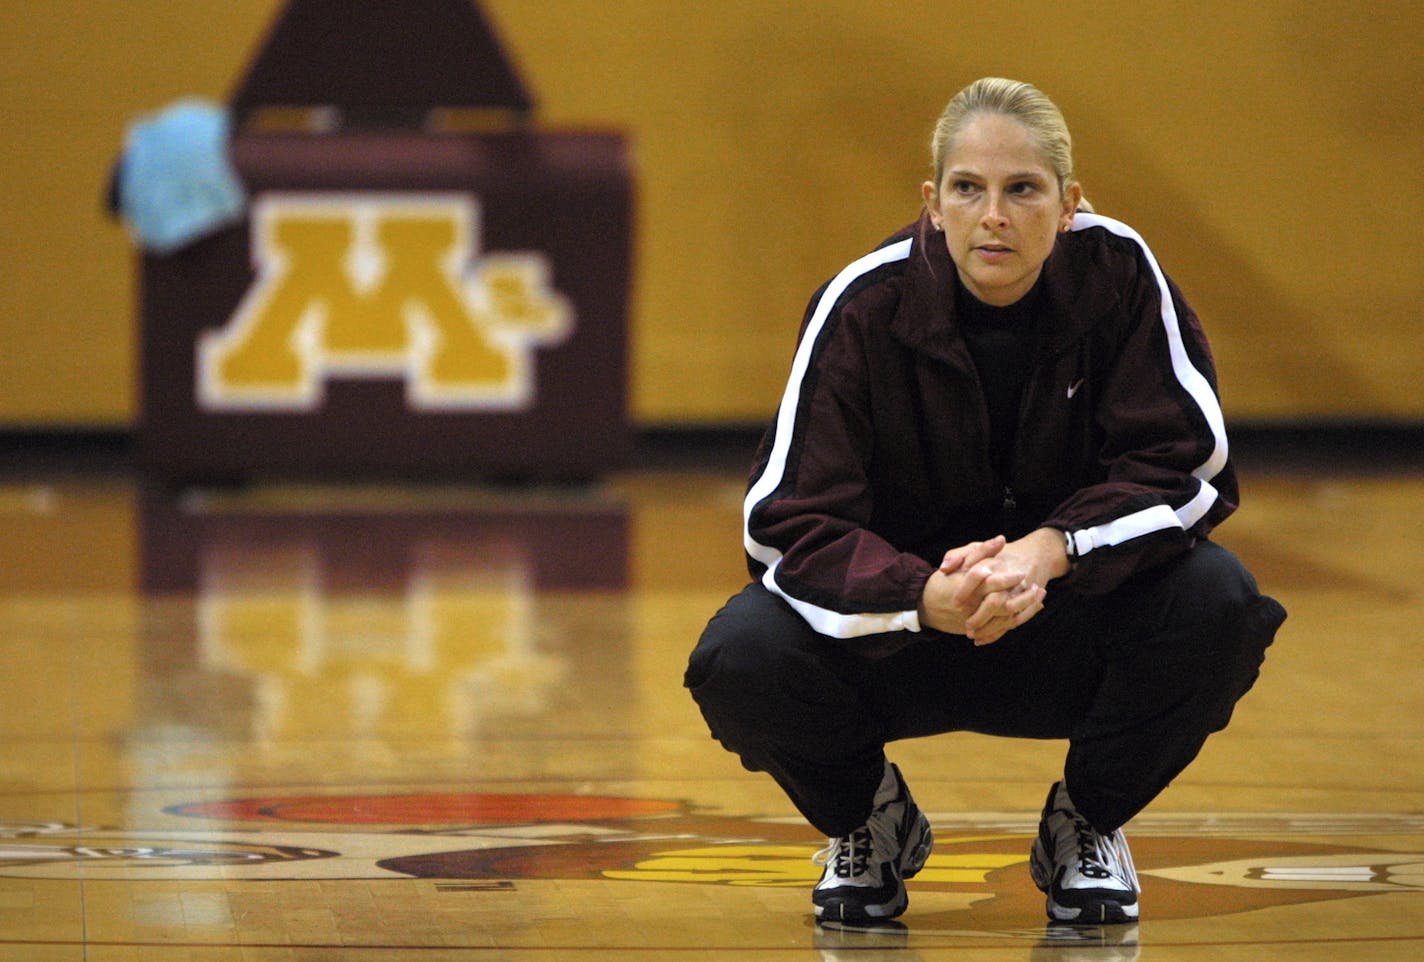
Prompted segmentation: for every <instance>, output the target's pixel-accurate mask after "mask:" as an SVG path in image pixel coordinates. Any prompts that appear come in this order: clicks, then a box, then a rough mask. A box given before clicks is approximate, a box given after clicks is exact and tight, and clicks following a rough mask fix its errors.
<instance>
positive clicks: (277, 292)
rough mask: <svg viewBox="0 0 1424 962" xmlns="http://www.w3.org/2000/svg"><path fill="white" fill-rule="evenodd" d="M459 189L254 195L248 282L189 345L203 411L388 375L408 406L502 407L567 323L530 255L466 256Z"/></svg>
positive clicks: (319, 395)
mask: <svg viewBox="0 0 1424 962" xmlns="http://www.w3.org/2000/svg"><path fill="white" fill-rule="evenodd" d="M476 231H477V210H476V207H475V202H474V200H473V198H471V197H470V196H468V195H464V194H334V195H333V194H266V195H264V196H263V197H262V198H261V199H259V200H258V201H257V203H256V204H255V206H254V210H253V228H252V256H253V262H254V265H255V267H256V270H257V278H256V280H255V282H254V283H253V285H252V287H251V288H250V289H249V290H248V292H247V294H246V295H245V296H244V297H243V300H242V303H241V304H239V305H238V308H237V310H236V311H235V312H234V313H233V315H232V318H231V319H230V320H229V322H228V323H227V325H226V326H225V327H224V328H222V329H221V330H218V331H215V332H209V333H207V334H204V335H203V336H202V338H201V339H200V340H199V342H198V357H197V362H198V363H197V368H198V385H197V388H198V401H199V404H200V405H202V406H203V407H206V408H210V409H239V410H298V411H309V410H314V409H316V408H318V407H320V405H321V402H322V399H323V396H324V388H325V384H326V382H327V380H328V379H332V378H353V377H354V378H359V377H365V378H390V377H401V378H403V379H404V380H405V382H406V396H407V399H408V403H409V404H410V406H411V407H412V408H415V409H421V410H440V409H452V408H453V409H478V408H498V409H511V408H519V407H522V406H525V405H527V404H528V403H529V402H530V400H531V399H532V398H533V395H534V385H533V374H532V369H533V352H534V349H535V347H537V346H540V345H547V344H553V343H557V342H558V341H560V340H562V339H563V338H565V337H566V336H567V335H568V333H569V331H570V329H571V326H572V312H571V310H570V308H569V305H568V303H567V302H566V301H565V300H564V299H563V298H562V297H560V296H559V295H558V293H557V292H555V291H554V290H553V289H552V288H550V286H549V283H548V263H547V262H546V261H545V260H544V258H542V257H541V256H539V255H538V254H499V255H488V256H484V257H479V256H478V251H477V250H476V249H474V246H473V245H474V243H475V238H476V236H477V233H476Z"/></svg>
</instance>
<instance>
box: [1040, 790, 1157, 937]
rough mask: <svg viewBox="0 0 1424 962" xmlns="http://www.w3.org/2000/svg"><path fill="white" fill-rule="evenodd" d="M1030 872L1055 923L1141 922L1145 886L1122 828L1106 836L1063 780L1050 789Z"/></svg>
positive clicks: (1049, 915)
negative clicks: (1141, 894)
mask: <svg viewBox="0 0 1424 962" xmlns="http://www.w3.org/2000/svg"><path fill="white" fill-rule="evenodd" d="M1029 870H1030V871H1031V872H1032V873H1033V881H1034V884H1035V885H1037V886H1038V887H1039V889H1040V890H1042V891H1043V892H1044V893H1045V894H1046V895H1047V896H1048V917H1049V918H1050V919H1052V920H1053V921H1055V922H1073V923H1092V924H1096V923H1115V922H1136V921H1137V895H1138V893H1139V892H1141V891H1142V887H1141V886H1140V885H1139V884H1138V882H1137V869H1135V868H1134V867H1133V865H1132V852H1130V851H1129V850H1128V848H1127V839H1125V838H1124V837H1123V835H1122V829H1118V830H1117V831H1115V832H1113V833H1112V834H1111V835H1100V834H1099V833H1098V832H1097V831H1095V830H1094V829H1093V826H1091V825H1089V824H1088V821H1087V819H1085V818H1083V816H1081V815H1079V814H1078V810H1077V809H1075V808H1074V807H1073V802H1072V800H1071V799H1069V797H1068V789H1067V788H1065V787H1064V785H1063V783H1062V782H1058V783H1057V784H1055V785H1054V786H1053V787H1052V788H1051V789H1049V791H1048V802H1047V804H1045V805H1044V807H1043V817H1042V818H1041V819H1040V820H1039V823H1038V838H1036V839H1034V842H1033V854H1032V857H1031V858H1030V860H1029Z"/></svg>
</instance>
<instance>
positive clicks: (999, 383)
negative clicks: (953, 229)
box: [954, 279, 1044, 484]
mask: <svg viewBox="0 0 1424 962" xmlns="http://www.w3.org/2000/svg"><path fill="white" fill-rule="evenodd" d="M954 306H955V312H956V313H957V314H958V316H959V321H960V325H961V328H962V330H963V331H964V340H965V342H966V343H967V344H968V345H969V353H970V355H971V356H973V358H974V366H975V368H976V369H977V370H978V372H979V381H980V383H981V384H982V385H983V388H984V398H985V400H986V401H987V402H988V405H989V445H990V450H991V452H992V456H993V460H994V469H995V471H996V472H997V473H998V475H999V477H1000V478H1002V479H1003V480H1004V482H1005V484H1007V483H1008V481H1009V472H1010V470H1011V467H1012V464H1013V452H1014V437H1015V435H1016V434H1017V433H1018V426H1019V408H1020V405H1021V402H1022V401H1023V392H1024V386H1025V385H1026V384H1027V383H1028V376H1029V372H1030V371H1031V370H1032V369H1033V361H1034V355H1035V353H1036V351H1037V348H1038V330H1039V326H1040V321H1041V318H1042V316H1043V311H1044V296H1043V282H1042V279H1040V280H1039V282H1038V283H1037V284H1035V285H1034V286H1033V289H1032V290H1030V291H1029V292H1028V293H1027V294H1026V295H1024V296H1023V297H1022V298H1020V299H1019V300H1018V301H1017V302H1015V303H1013V304H1010V305H1008V306H1007V307H993V306H991V305H989V304H985V303H984V302H983V301H981V300H979V298H977V297H975V296H974V295H973V294H971V293H969V291H968V290H966V289H965V287H964V284H963V283H962V282H961V283H956V284H955V301H954Z"/></svg>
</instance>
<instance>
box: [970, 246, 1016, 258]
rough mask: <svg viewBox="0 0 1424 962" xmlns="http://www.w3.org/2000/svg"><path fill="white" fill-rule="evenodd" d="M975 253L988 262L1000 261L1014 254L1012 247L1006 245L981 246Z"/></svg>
mask: <svg viewBox="0 0 1424 962" xmlns="http://www.w3.org/2000/svg"><path fill="white" fill-rule="evenodd" d="M974 252H975V253H976V254H978V255H979V256H980V257H982V258H983V259H984V260H987V261H999V260H1003V259H1004V258H1006V257H1008V256H1010V255H1011V254H1013V253H1014V249H1013V248H1012V247H1008V246H1006V245H1004V244H980V245H979V246H977V247H975V248H974Z"/></svg>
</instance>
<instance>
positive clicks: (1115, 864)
mask: <svg viewBox="0 0 1424 962" xmlns="http://www.w3.org/2000/svg"><path fill="white" fill-rule="evenodd" d="M1060 811H1063V813H1064V814H1065V815H1067V816H1068V818H1069V820H1070V821H1071V822H1072V823H1073V831H1074V834H1076V836H1077V839H1078V872H1079V873H1080V874H1082V875H1085V876H1087V877H1088V878H1093V879H1110V878H1116V879H1117V880H1118V881H1120V882H1122V883H1123V884H1124V885H1127V886H1129V887H1131V888H1133V889H1136V888H1137V869H1136V868H1135V867H1134V866H1133V864H1132V852H1131V850H1129V849H1128V847H1127V844H1126V843H1125V842H1124V841H1123V840H1122V837H1121V836H1120V835H1119V834H1118V833H1117V832H1114V833H1112V834H1111V835H1099V834H1098V833H1097V831H1096V830H1094V828H1093V827H1092V826H1091V825H1089V824H1088V822H1087V820H1086V819H1085V818H1083V816H1081V815H1079V814H1078V813H1077V812H1073V811H1067V810H1062V809H1060Z"/></svg>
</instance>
